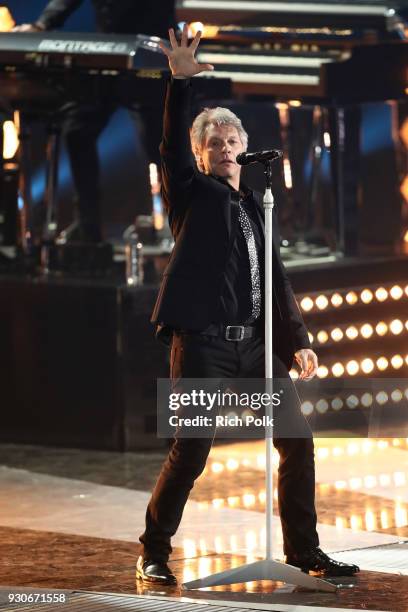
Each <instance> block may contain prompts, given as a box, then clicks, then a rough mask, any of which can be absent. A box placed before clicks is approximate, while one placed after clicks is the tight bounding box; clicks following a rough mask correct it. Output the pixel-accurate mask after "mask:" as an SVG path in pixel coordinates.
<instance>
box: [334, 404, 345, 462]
mask: <svg viewBox="0 0 408 612" xmlns="http://www.w3.org/2000/svg"><path fill="white" fill-rule="evenodd" d="M333 401H334V400H333ZM342 403H343V402H342ZM332 406H333V402H332ZM341 455H344V449H343V448H341V446H335V447H334V448H333V457H341Z"/></svg>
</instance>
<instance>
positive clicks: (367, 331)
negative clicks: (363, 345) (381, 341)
mask: <svg viewBox="0 0 408 612" xmlns="http://www.w3.org/2000/svg"><path fill="white" fill-rule="evenodd" d="M373 333H374V330H373V326H372V325H370V324H369V323H364V325H362V326H361V327H360V334H361V335H362V336H363V338H370V337H371V336H372V335H373Z"/></svg>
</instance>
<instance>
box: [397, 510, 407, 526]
mask: <svg viewBox="0 0 408 612" xmlns="http://www.w3.org/2000/svg"><path fill="white" fill-rule="evenodd" d="M394 516H395V526H396V527H405V526H406V525H407V523H408V513H407V511H406V509H405V508H403V507H401V506H399V505H398V506H397V507H396V508H395V513H394Z"/></svg>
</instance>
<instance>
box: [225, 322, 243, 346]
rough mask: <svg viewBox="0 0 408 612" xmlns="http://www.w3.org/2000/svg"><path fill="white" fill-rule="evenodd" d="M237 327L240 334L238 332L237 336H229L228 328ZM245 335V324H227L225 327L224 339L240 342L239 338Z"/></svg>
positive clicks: (241, 338)
mask: <svg viewBox="0 0 408 612" xmlns="http://www.w3.org/2000/svg"><path fill="white" fill-rule="evenodd" d="M237 328H239V331H240V334H239V338H230V337H229V330H230V329H237ZM244 336H245V326H244V325H227V329H226V330H225V339H226V340H229V341H230V342H240V341H241V340H243V339H244Z"/></svg>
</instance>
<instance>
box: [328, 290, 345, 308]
mask: <svg viewBox="0 0 408 612" xmlns="http://www.w3.org/2000/svg"><path fill="white" fill-rule="evenodd" d="M330 301H331V303H332V306H334V307H335V308H338V307H339V306H341V305H342V303H343V298H342V296H341V295H340V293H333V295H332V296H331V300H330Z"/></svg>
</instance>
